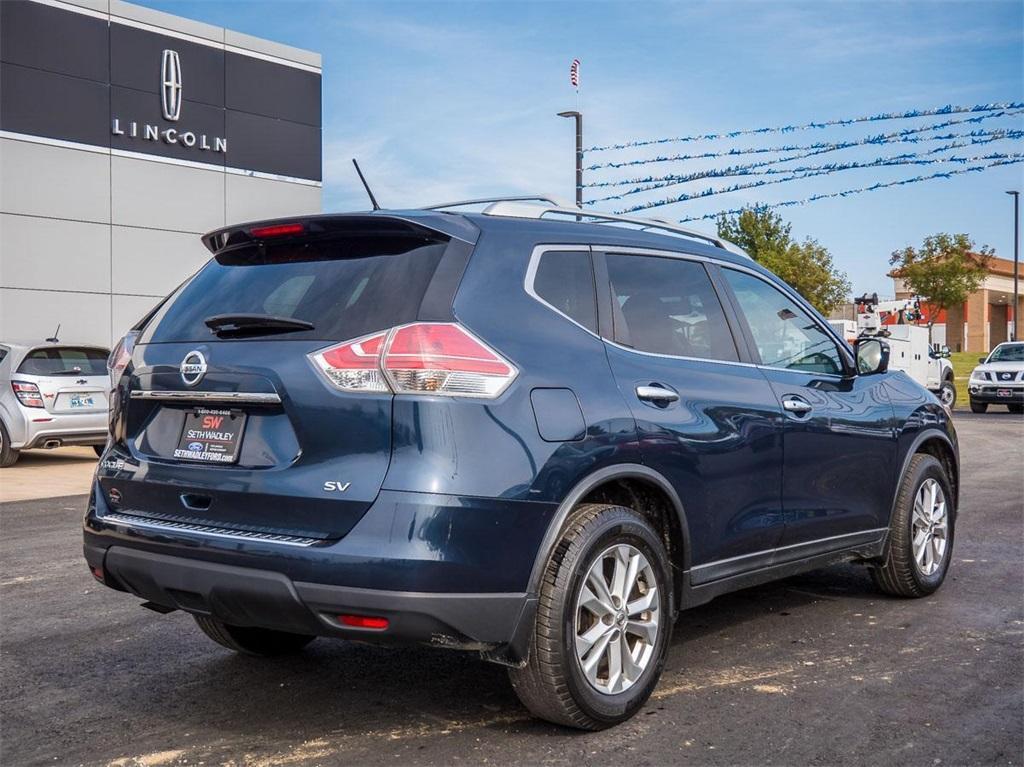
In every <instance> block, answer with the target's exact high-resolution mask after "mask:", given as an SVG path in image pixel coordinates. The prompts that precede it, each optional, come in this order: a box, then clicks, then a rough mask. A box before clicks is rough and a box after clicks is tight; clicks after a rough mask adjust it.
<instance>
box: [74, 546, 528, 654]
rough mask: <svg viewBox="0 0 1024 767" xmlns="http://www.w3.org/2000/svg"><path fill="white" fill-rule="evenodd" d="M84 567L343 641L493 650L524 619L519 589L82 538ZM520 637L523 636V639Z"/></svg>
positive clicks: (159, 593)
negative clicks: (356, 619)
mask: <svg viewBox="0 0 1024 767" xmlns="http://www.w3.org/2000/svg"><path fill="white" fill-rule="evenodd" d="M84 551H85V558H86V561H87V562H88V563H89V566H90V567H91V568H101V569H102V571H103V573H104V580H105V582H106V583H107V585H109V586H111V587H113V588H117V589H123V590H125V591H129V592H131V593H133V594H135V595H136V596H139V597H141V598H142V599H146V600H149V601H151V602H155V603H156V604H159V605H163V606H165V607H171V608H176V609H180V610H185V611H187V612H190V613H195V614H199V615H210V616H213V617H215V618H218V619H220V620H222V621H224V622H225V623H229V624H231V625H235V626H260V627H264V628H273V629H278V630H281V631H291V632H294V633H300V634H313V635H318V636H335V637H342V638H347V639H355V640H364V641H376V642H395V643H403V642H405V643H410V642H411V643H423V644H429V645H434V646H438V647H448V648H455V649H463V650H481V651H493V650H495V649H498V648H502V647H506V646H511V645H513V644H516V638H517V634H519V633H522V632H521V631H520V627H521V626H525V627H529V626H530V625H531V621H532V617H533V610H534V607H535V599H533V598H531V597H528V596H527V595H526V594H430V593H416V592H396V591H376V590H372V589H360V588H350V587H344V586H332V585H327V584H317V583H303V582H301V581H293V580H291V579H290V578H288V576H286V575H284V574H282V573H279V572H274V571H271V570H257V569H253V568H248V567H235V566H232V565H226V564H220V563H214V562H203V561H199V560H195V559H187V558H184V557H176V556H168V555H165V554H156V553H153V552H148V551H140V550H137V549H131V548H127V547H125V546H111V547H109V548H103V547H101V546H94V545H90V544H88V543H87V544H86V545H85V548H84ZM341 615H360V616H372V617H378V618H386V619H387V620H388V626H387V628H385V629H364V628H352V627H349V626H345V625H343V624H342V623H341V622H340V619H339V616H341ZM523 639H524V640H525V639H526V637H523Z"/></svg>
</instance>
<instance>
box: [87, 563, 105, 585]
mask: <svg viewBox="0 0 1024 767" xmlns="http://www.w3.org/2000/svg"><path fill="white" fill-rule="evenodd" d="M89 570H90V571H92V577H93V578H95V579H96V580H98V581H99V582H100V583H103V568H102V567H90V568H89Z"/></svg>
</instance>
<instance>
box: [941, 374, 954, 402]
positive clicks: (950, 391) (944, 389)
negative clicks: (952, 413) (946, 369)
mask: <svg viewBox="0 0 1024 767" xmlns="http://www.w3.org/2000/svg"><path fill="white" fill-rule="evenodd" d="M939 402H941V403H942V404H943V406H944V407H947V408H949V409H950V410H952V409H953V408H954V407H956V386H955V385H954V384H953V382H952V381H950V380H948V379H947V380H945V381H943V382H942V386H940V387H939Z"/></svg>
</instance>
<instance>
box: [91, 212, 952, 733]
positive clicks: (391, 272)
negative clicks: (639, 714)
mask: <svg viewBox="0 0 1024 767" xmlns="http://www.w3.org/2000/svg"><path fill="white" fill-rule="evenodd" d="M476 202H478V203H481V202H482V203H487V204H488V206H487V207H486V208H484V209H483V210H482V211H479V212H467V211H466V206H462V207H459V206H458V205H453V206H442V207H441V208H436V209H422V210H396V211H374V212H372V213H359V214H350V215H322V216H311V217H304V218H297V219H288V220H275V221H266V222H260V223H251V224H243V225H239V226H232V227H227V228H225V229H220V230H218V231H215V232H212V233H210V234H208V235H206V236H205V237H204V238H203V241H204V242H205V244H206V246H207V247H208V248H209V250H210V251H211V252H212V253H213V258H212V259H211V260H210V261H209V263H207V264H206V266H204V267H203V268H202V269H201V270H200V271H199V272H198V273H196V274H195V275H194V276H193V277H192V278H190V279H189V280H188V281H187V282H185V283H184V284H183V285H181V286H180V287H179V288H178V289H177V290H175V291H174V292H173V293H172V294H171V295H170V296H169V297H168V298H167V299H166V300H164V301H163V303H161V304H160V305H159V306H158V307H157V308H156V309H154V310H153V312H152V313H151V314H150V315H149V316H147V317H146V318H145V319H143V320H142V321H141V322H140V323H139V324H138V325H137V326H136V327H135V328H134V329H133V330H132V331H131V332H130V333H128V335H127V336H126V337H125V338H124V339H123V340H122V341H121V343H120V344H119V345H118V347H117V348H116V349H115V351H114V352H113V353H112V354H111V358H110V362H109V367H110V369H111V376H112V382H113V393H112V397H111V410H110V438H109V442H108V446H107V448H106V451H105V454H104V455H103V458H102V460H101V462H100V465H99V467H98V469H97V473H96V478H95V483H94V486H93V489H92V494H91V496H90V500H89V508H88V512H87V515H86V517H85V523H84V535H85V557H86V560H87V561H88V564H89V567H90V569H91V570H92V573H93V575H94V577H95V578H97V579H98V580H100V581H102V582H103V583H104V584H106V585H107V586H109V587H111V588H113V589H118V590H121V591H127V592H130V593H132V594H134V595H136V596H137V597H140V598H141V599H143V600H146V601H145V605H146V606H147V607H150V608H151V609H153V610H155V611H157V612H161V613H164V612H170V611H172V610H184V611H186V612H188V613H191V614H192V615H193V616H194V618H195V620H196V622H197V623H198V625H199V627H200V628H201V629H202V630H203V631H204V632H205V633H206V634H207V635H209V637H210V638H211V639H213V640H214V641H216V642H219V643H220V644H221V645H224V646H226V647H228V648H230V649H232V650H235V651H238V652H242V653H248V654H253V655H272V654H277V653H283V652H289V651H297V650H299V649H300V648H302V647H303V646H305V645H306V644H308V643H309V642H310V641H312V640H313V638H314V637H318V636H323V637H337V638H341V639H350V640H359V641H373V642H415V643H424V644H427V645H432V646H436V647H445V648H452V649H459V650H469V651H473V652H477V653H479V654H480V655H481V656H482V657H483V658H485V659H487V660H490V661H494V662H497V663H501V664H504V665H506V666H508V668H509V673H510V676H511V680H512V685H513V686H514V688H515V690H516V692H517V694H518V695H519V697H520V698H521V699H522V701H523V703H524V704H525V705H526V706H527V707H528V708H529V709H530V710H531V711H532V712H533V713H534V714H536V715H537V716H540V717H543V718H545V719H548V720H550V721H553V722H558V723H561V724H564V725H570V726H574V727H580V728H586V729H599V728H602V727H607V726H610V725H613V724H616V723H618V722H621V721H623V720H625V719H626V718H628V717H630V716H631V715H633V714H634V713H635V712H636V711H637V710H638V708H640V707H641V706H642V705H643V704H644V702H645V701H646V699H647V698H648V696H649V695H650V694H651V692H652V690H653V689H654V687H655V685H656V684H657V681H658V677H659V675H660V674H661V671H662V667H663V665H664V662H665V657H666V652H667V648H668V646H669V642H670V637H671V633H672V626H673V622H674V621H675V619H676V616H677V613H678V612H679V611H680V610H682V609H685V608H688V607H692V606H694V605H697V604H700V603H702V602H706V601H708V600H709V599H712V598H713V597H715V596H717V595H719V594H723V593H725V592H728V591H733V590H735V589H739V588H743V587H747V586H751V585H754V584H758V583H762V582H765V581H769V580H772V579H776V578H782V577H785V576H789V575H792V574H794V573H798V572H801V571H805V570H808V569H811V568H818V567H822V566H824V565H828V564H831V563H836V562H851V561H852V562H859V563H862V564H864V565H865V566H867V567H868V568H870V569H871V571H872V573H873V574H874V578H875V581H876V582H877V584H878V586H879V587H880V588H881V589H882V590H883V591H885V592H887V593H889V594H893V595H899V596H904V597H920V596H925V595H928V594H931V593H932V592H934V591H935V590H936V589H937V588H938V587H939V585H940V584H941V583H942V581H943V579H944V577H945V575H946V572H947V569H948V568H949V563H950V557H951V551H952V544H953V532H954V525H955V523H956V509H957V499H958V487H959V468H958V466H959V463H958V449H957V442H956V435H955V433H954V430H953V427H952V424H951V423H950V417H949V414H948V412H947V411H946V410H945V409H943V407H942V406H941V405H940V404H939V402H938V401H937V400H936V399H935V397H934V396H933V395H932V394H930V393H929V392H928V391H926V390H925V389H924V388H923V387H921V386H919V385H918V384H916V383H914V382H913V381H912V380H911V379H909V378H908V377H907V376H906V375H904V374H903V373H899V372H893V373H890V372H887V361H888V351H887V349H886V347H885V344H884V342H883V341H882V340H880V339H877V338H871V339H864V340H862V341H861V342H860V343H859V344H858V345H857V348H856V349H851V348H850V347H849V346H847V344H846V343H845V342H844V341H843V339H842V338H840V337H839V336H837V335H836V334H835V333H834V332H833V331H832V329H831V328H830V326H829V325H828V323H827V322H825V321H824V320H823V319H822V318H821V317H820V316H819V315H818V314H817V313H816V312H815V311H814V310H813V309H812V308H811V307H810V306H809V305H808V304H807V303H806V302H805V301H804V300H803V299H802V298H801V297H800V296H798V295H797V294H796V293H795V292H794V291H792V290H791V289H790V288H789V287H788V286H787V285H785V284H784V283H783V282H782V281H780V280H779V279H778V278H777V277H775V276H774V275H772V274H771V273H770V272H768V271H766V270H765V269H763V268H762V267H760V266H758V265H757V264H756V263H754V262H753V261H752V260H751V259H750V258H748V257H747V256H745V255H744V254H742V252H738V249H737V248H736V247H735V246H732V245H731V244H729V243H727V242H723V241H721V240H718V239H716V238H714V237H709V236H706V235H700V234H696V233H693V232H689V231H688V230H684V229H681V228H679V227H676V226H673V225H669V224H666V223H664V222H661V221H654V220H638V219H626V218H622V217H616V216H611V215H604V214H595V213H591V212H589V211H588V212H587V213H585V214H584V213H581V212H580V211H578V210H575V209H565V208H559V207H557V206H554V205H553V204H549V203H548V202H546V201H544V200H542V199H540V200H538V202H526V201H523V200H505V201H476Z"/></svg>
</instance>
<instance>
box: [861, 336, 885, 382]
mask: <svg viewBox="0 0 1024 767" xmlns="http://www.w3.org/2000/svg"><path fill="white" fill-rule="evenodd" d="M856 351H857V374H858V375H862V376H870V375H875V374H877V373H884V372H885V371H887V370H888V369H889V344H887V343H886V342H885V341H883V340H882V339H880V338H859V339H857V346H856Z"/></svg>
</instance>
